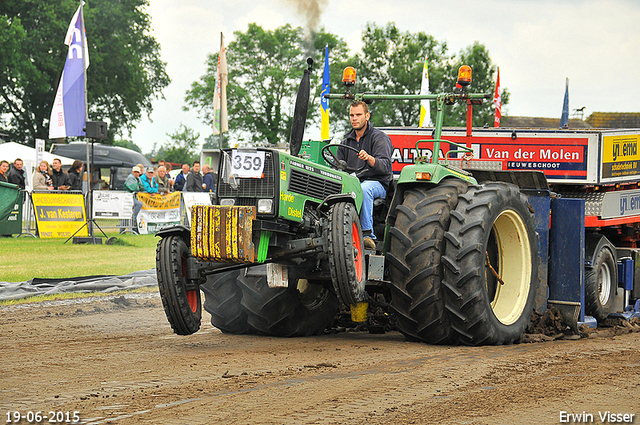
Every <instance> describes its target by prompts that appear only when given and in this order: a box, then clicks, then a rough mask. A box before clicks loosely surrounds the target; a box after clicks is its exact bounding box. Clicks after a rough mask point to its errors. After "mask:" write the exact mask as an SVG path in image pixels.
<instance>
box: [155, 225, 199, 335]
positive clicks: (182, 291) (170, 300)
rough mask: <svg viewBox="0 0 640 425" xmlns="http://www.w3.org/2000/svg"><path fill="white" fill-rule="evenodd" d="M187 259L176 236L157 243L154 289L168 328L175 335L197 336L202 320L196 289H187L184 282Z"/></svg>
mask: <svg viewBox="0 0 640 425" xmlns="http://www.w3.org/2000/svg"><path fill="white" fill-rule="evenodd" d="M188 256H189V247H187V244H186V243H185V242H184V240H183V239H182V238H181V237H180V236H175V235H173V236H167V237H166V238H162V239H161V240H160V242H158V247H157V249H156V270H157V277H158V289H159V291H160V298H161V299H162V305H163V306H164V312H165V314H166V315H167V319H168V320H169V324H171V328H173V331H174V332H175V333H176V334H178V335H191V334H193V333H195V332H197V331H198V329H200V320H201V318H202V302H201V299H200V289H199V288H198V287H197V286H196V287H192V286H190V285H189V284H188V283H187V279H186V276H187V257H188Z"/></svg>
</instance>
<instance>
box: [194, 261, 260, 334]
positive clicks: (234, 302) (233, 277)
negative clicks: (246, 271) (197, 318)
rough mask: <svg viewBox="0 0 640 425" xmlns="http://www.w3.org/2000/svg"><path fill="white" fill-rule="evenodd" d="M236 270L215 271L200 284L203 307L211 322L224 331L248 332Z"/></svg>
mask: <svg viewBox="0 0 640 425" xmlns="http://www.w3.org/2000/svg"><path fill="white" fill-rule="evenodd" d="M240 273H242V272H241V271H238V270H233V271H229V272H222V273H216V274H214V275H210V276H208V277H207V282H206V283H205V284H203V285H201V286H200V289H202V292H204V309H205V310H206V311H207V312H208V313H209V314H211V324H212V325H213V326H215V327H216V328H218V329H220V330H221V331H222V332H224V333H230V334H248V333H251V327H250V326H249V324H248V323H247V312H246V311H244V308H242V305H241V301H242V288H241V287H240V286H239V285H238V282H237V280H238V276H239V275H240Z"/></svg>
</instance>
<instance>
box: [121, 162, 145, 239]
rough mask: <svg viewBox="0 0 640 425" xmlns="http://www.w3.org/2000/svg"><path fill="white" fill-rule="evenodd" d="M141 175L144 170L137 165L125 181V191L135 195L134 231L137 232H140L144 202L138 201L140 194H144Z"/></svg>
mask: <svg viewBox="0 0 640 425" xmlns="http://www.w3.org/2000/svg"><path fill="white" fill-rule="evenodd" d="M140 174H142V169H141V168H140V167H139V166H137V165H136V166H135V167H133V168H132V169H131V174H129V176H127V180H125V181H124V189H125V190H126V191H127V192H131V193H133V230H134V231H135V232H137V231H138V213H139V212H140V210H141V209H142V202H141V201H139V200H138V192H144V185H143V184H142V181H140ZM123 231H124V229H120V232H123Z"/></svg>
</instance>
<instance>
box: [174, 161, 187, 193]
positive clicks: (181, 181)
mask: <svg viewBox="0 0 640 425" xmlns="http://www.w3.org/2000/svg"><path fill="white" fill-rule="evenodd" d="M188 175H189V164H182V172H181V173H180V174H178V175H177V176H176V182H175V183H174V184H173V189H174V190H175V191H182V190H184V187H185V185H186V183H187V176H188Z"/></svg>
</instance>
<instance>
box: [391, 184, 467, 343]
mask: <svg viewBox="0 0 640 425" xmlns="http://www.w3.org/2000/svg"><path fill="white" fill-rule="evenodd" d="M466 190H467V183H466V182H464V181H462V180H458V179H446V180H444V181H443V182H441V183H440V184H439V185H437V186H431V187H428V186H421V187H414V188H411V189H408V190H405V192H404V199H403V200H402V204H401V205H399V206H398V207H397V209H396V220H395V223H394V225H393V227H391V229H390V231H389V235H390V240H391V242H390V249H389V252H388V253H387V260H388V262H389V271H390V278H391V279H390V280H391V283H392V286H391V290H392V292H391V307H392V309H393V311H394V312H395V315H396V319H397V326H398V329H399V330H400V331H401V332H402V333H403V334H404V335H405V337H406V338H407V339H409V340H418V341H424V342H428V343H432V344H446V343H451V342H452V341H451V339H450V326H449V320H448V318H447V317H446V315H445V303H444V290H443V289H442V286H441V280H442V266H441V263H440V258H441V253H442V251H443V250H444V242H443V237H444V233H445V231H446V230H447V229H448V227H449V221H450V217H449V213H450V211H451V210H452V209H454V208H455V207H456V204H457V203H458V195H459V194H460V193H464V192H466Z"/></svg>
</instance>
